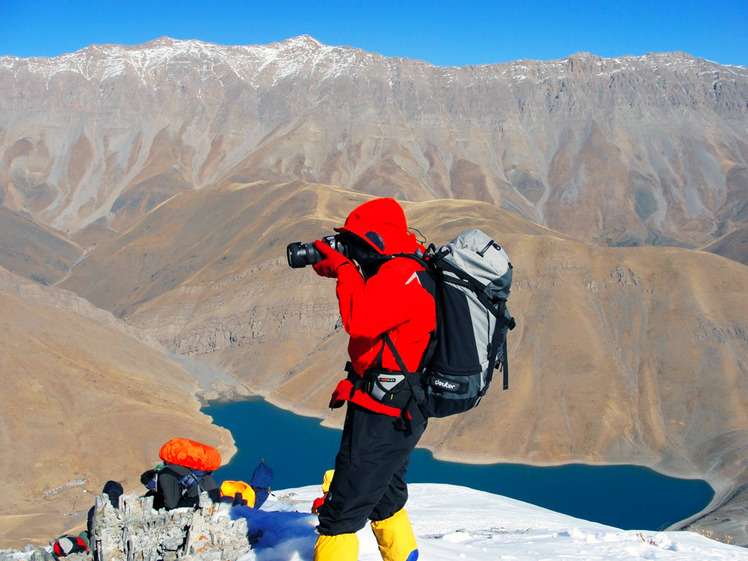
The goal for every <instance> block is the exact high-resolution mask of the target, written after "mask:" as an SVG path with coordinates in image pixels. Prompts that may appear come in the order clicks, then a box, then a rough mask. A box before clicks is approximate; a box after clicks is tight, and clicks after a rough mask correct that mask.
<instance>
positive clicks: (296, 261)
mask: <svg viewBox="0 0 748 561" xmlns="http://www.w3.org/2000/svg"><path fill="white" fill-rule="evenodd" d="M286 258H287V259H288V265H289V267H292V268H294V269H300V268H302V267H306V266H307V265H314V264H315V263H317V262H318V261H321V260H322V255H321V254H320V252H319V251H317V248H316V247H314V244H312V243H301V242H294V243H290V244H288V246H287V247H286Z"/></svg>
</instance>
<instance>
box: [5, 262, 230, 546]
mask: <svg viewBox="0 0 748 561" xmlns="http://www.w3.org/2000/svg"><path fill="white" fill-rule="evenodd" d="M0 310H2V313H0V347H2V353H0V366H1V367H2V376H3V388H2V391H0V449H2V450H3V453H2V455H0V471H2V473H3V478H4V480H5V482H6V485H5V489H4V491H3V509H2V512H0V547H20V546H22V545H25V544H26V543H28V542H35V543H39V540H40V539H50V538H54V537H55V536H57V535H60V534H62V533H63V532H65V531H69V530H70V529H73V528H77V529H80V527H81V525H83V526H85V516H86V512H87V511H88V509H89V508H91V506H93V500H94V497H95V496H96V494H98V493H99V491H101V489H102V487H103V485H104V483H105V482H106V481H107V480H108V479H114V480H118V481H121V482H123V484H124V485H126V486H127V487H128V488H129V489H131V490H133V491H134V490H136V489H138V488H139V487H142V486H141V485H140V482H139V475H140V474H141V473H142V472H143V471H145V470H146V469H148V468H150V467H152V466H153V465H154V463H155V462H157V461H158V451H159V449H160V447H161V445H162V444H163V443H164V442H166V441H167V440H169V439H170V438H173V437H175V436H184V437H188V438H194V439H196V440H201V441H204V442H210V443H212V444H214V445H215V446H216V447H218V448H219V449H220V451H221V452H222V453H223V455H224V458H225V460H228V459H229V458H230V456H231V455H232V454H233V451H234V445H233V439H232V437H231V435H230V434H229V433H228V431H226V430H225V429H222V428H220V427H216V426H213V425H211V422H210V418H209V417H206V416H205V415H202V414H201V413H200V412H199V407H200V404H199V403H198V401H197V399H196V398H195V396H194V394H195V393H196V392H197V391H198V389H199V388H198V384H197V382H196V381H195V378H194V376H192V375H191V374H190V373H189V372H187V371H186V370H185V369H184V368H182V367H181V366H180V365H179V364H178V363H176V362H174V361H173V360H171V359H169V358H168V356H167V355H166V353H165V352H164V350H163V349H161V347H160V346H159V345H158V343H157V342H156V341H154V340H152V339H151V340H149V339H148V338H147V337H144V336H143V335H142V334H140V333H138V332H137V331H136V330H134V329H132V328H128V327H127V326H126V325H124V324H123V323H122V322H120V321H118V320H116V319H115V318H114V317H113V316H112V315H111V314H110V313H108V312H105V311H103V310H101V309H98V308H95V307H94V306H92V305H91V304H90V303H89V302H87V301H85V300H83V299H82V298H79V297H78V296H76V295H74V294H72V293H70V292H67V291H64V290H59V289H53V288H50V287H43V286H40V285H39V284H37V283H34V282H31V281H28V280H26V279H23V278H22V277H19V276H17V275H14V274H12V273H9V272H8V271H6V270H5V269H2V268H0ZM76 533H77V531H76Z"/></svg>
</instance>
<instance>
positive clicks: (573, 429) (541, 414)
mask: <svg viewBox="0 0 748 561" xmlns="http://www.w3.org/2000/svg"><path fill="white" fill-rule="evenodd" d="M363 200H365V195H361V194H357V193H353V192H350V191H346V190H342V189H337V188H331V187H326V186H319V185H303V184H281V185H273V184H267V183H256V184H248V185H237V184H232V185H226V186H224V187H222V188H220V189H212V190H201V191H195V192H191V193H186V194H183V195H179V196H177V197H174V198H172V199H171V200H169V201H168V202H167V203H164V204H163V205H161V206H160V207H159V208H158V209H156V210H155V211H154V212H152V213H150V214H149V215H148V216H146V217H145V218H144V219H142V220H141V221H140V222H139V223H138V224H137V225H136V226H135V227H133V228H131V229H130V230H128V231H127V232H125V233H124V234H123V235H121V236H118V237H117V238H115V239H113V240H112V241H111V242H110V243H108V244H105V245H103V246H102V247H100V248H99V249H98V250H97V251H95V252H93V253H91V254H90V256H88V258H87V259H85V260H84V261H83V262H82V263H81V264H80V265H79V266H78V267H77V268H76V269H75V270H74V272H73V275H72V276H71V278H70V279H68V281H66V282H65V283H64V284H65V286H66V287H68V288H70V289H71V290H74V291H76V292H77V293H79V294H80V295H82V296H84V297H86V298H88V299H90V300H91V301H92V302H94V303H96V305H98V306H101V307H103V308H106V309H110V310H113V311H115V312H116V313H117V314H118V315H121V316H122V317H124V318H125V319H126V321H127V322H128V323H130V324H131V325H134V326H137V327H140V328H143V329H144V330H145V331H146V332H147V333H150V334H152V335H155V336H156V337H158V338H159V340H161V341H162V342H163V343H165V344H166V345H167V346H169V347H172V348H174V349H175V350H177V351H178V352H180V353H187V354H191V355H193V356H195V357H197V358H199V359H200V360H203V361H206V362H208V363H211V364H214V365H217V366H219V367H220V368H222V369H224V370H225V371H227V372H229V373H231V374H234V375H236V376H237V377H239V378H240V379H241V380H242V381H244V382H245V383H246V384H247V385H248V386H249V387H251V388H252V389H253V390H255V391H257V392H258V393H261V394H263V395H266V396H267V397H268V399H270V400H271V401H274V402H276V403H280V404H282V405H284V406H286V407H290V408H293V409H296V410H298V411H303V412H304V413H312V414H316V415H318V416H320V417H325V416H327V415H328V412H327V410H326V404H327V402H328V397H329V393H330V390H331V389H332V387H333V385H334V383H335V382H336V380H337V379H338V378H339V377H340V375H341V367H342V365H343V363H344V360H345V359H344V346H345V345H344V342H345V337H344V336H343V333H342V332H341V331H340V329H336V321H337V312H336V309H337V308H336V305H335V300H334V290H333V286H332V284H331V283H329V282H325V280H324V279H319V278H318V277H317V276H316V275H315V274H314V273H313V271H311V270H310V269H304V270H292V269H290V268H289V267H288V266H287V265H286V263H285V246H286V244H287V243H288V242H290V241H299V240H301V241H311V240H313V239H316V238H318V237H320V236H322V235H324V234H326V233H330V232H332V228H333V227H334V226H335V225H339V224H341V223H342V221H343V220H344V217H345V215H346V214H347V213H348V212H349V211H350V210H351V209H352V208H353V207H354V206H356V205H357V204H358V203H360V202H361V201H363ZM405 208H406V212H407V214H408V215H409V220H410V223H411V224H412V225H413V226H415V227H417V228H419V229H420V230H421V231H422V232H423V234H425V235H426V237H427V238H428V239H429V240H431V241H436V242H446V241H448V240H449V239H450V237H451V236H453V235H455V234H456V233H458V232H459V231H461V230H462V229H464V228H466V227H476V226H477V227H479V228H482V229H484V230H486V231H488V232H490V233H492V234H493V235H495V237H496V238H497V240H499V241H500V243H502V245H504V247H505V248H506V250H507V252H508V253H509V256H510V258H511V259H512V261H513V263H514V267H515V281H514V287H513V293H512V297H511V300H510V309H511V311H512V312H513V313H514V314H515V315H516V316H517V318H518V322H519V327H518V328H517V329H516V330H515V331H514V332H512V333H511V336H510V342H509V345H510V360H511V363H512V380H511V389H510V391H508V392H501V391H498V390H496V391H492V392H491V394H490V395H489V396H488V397H487V398H486V400H485V403H484V404H482V405H481V407H480V408H478V409H477V410H476V411H474V412H471V413H469V414H467V415H464V416H460V417H457V418H453V419H447V420H444V421H440V422H434V423H432V426H431V427H430V428H429V431H428V432H427V435H426V437H425V438H424V441H423V443H424V444H425V445H427V446H429V447H430V448H432V449H433V450H434V451H435V452H436V454H437V455H439V456H441V457H449V458H459V459H462V460H469V461H478V462H488V461H499V460H512V461H518V462H532V463H540V464H545V463H562V462H575V461H584V462H591V463H597V462H600V463H605V462H622V463H640V464H645V465H652V466H654V467H656V468H657V469H660V470H662V471H664V472H666V473H670V474H673V475H680V476H686V477H704V478H706V479H707V480H708V481H710V483H712V485H713V486H715V488H716V489H717V491H718V498H717V501H718V502H719V501H721V500H723V499H724V498H725V497H726V496H727V495H729V492H730V490H734V489H737V488H739V487H740V486H741V485H745V484H746V483H747V482H748V472H747V471H746V468H745V466H744V464H743V462H744V458H745V456H746V453H748V368H747V367H746V356H748V352H747V351H748V317H746V314H745V310H746V305H747V304H748V290H747V289H748V286H747V285H746V280H747V277H746V269H745V267H744V266H743V265H740V264H738V263H735V262H733V261H730V260H727V259H724V258H721V257H719V256H715V255H711V254H708V253H704V252H698V251H691V250H683V249H675V248H627V249H623V248H619V249H615V248H604V247H599V246H595V245H591V244H586V243H581V242H578V241H574V240H572V239H570V238H566V237H563V236H561V235H559V234H555V233H553V232H551V231H549V230H545V229H543V228H541V227H539V226H537V225H534V224H531V223H529V222H527V221H525V220H523V219H521V218H519V217H518V216H517V215H514V214H511V213H508V212H504V211H500V210H497V209H496V208H495V207H493V206H491V205H488V204H484V203H476V202H469V201H433V202H427V203H411V204H406V205H405ZM339 421H340V418H339V416H334V417H330V418H328V419H327V421H326V422H328V423H330V424H337V423H338V422H339ZM715 506H718V504H716V503H715ZM733 506H735V503H733ZM743 507H744V505H743V506H742V507H740V508H743ZM723 518H725V517H723ZM726 518H727V520H728V521H727V522H726V523H725V522H724V520H723V526H726V527H728V529H729V531H730V532H732V534H730V535H733V536H734V535H735V534H737V535H741V536H742V535H744V534H741V533H740V532H745V528H744V522H745V518H743V520H742V522H741V521H740V520H739V519H738V520H733V519H732V518H731V517H726ZM733 523H734V524H733ZM741 524H742V525H743V526H741ZM736 525H737V526H739V527H741V528H742V530H740V529H737V530H736V529H735V528H734V527H733V526H736ZM741 539H743V538H741Z"/></svg>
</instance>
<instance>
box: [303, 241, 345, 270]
mask: <svg viewBox="0 0 748 561" xmlns="http://www.w3.org/2000/svg"><path fill="white" fill-rule="evenodd" d="M314 247H315V248H317V251H319V252H320V253H321V254H322V261H319V262H318V263H315V264H314V265H312V268H313V269H314V272H315V273H317V274H318V275H319V276H321V277H329V278H331V279H336V278H338V268H339V267H341V266H342V265H345V264H346V263H350V264H351V265H353V263H352V262H351V261H350V260H349V259H348V258H347V257H346V256H345V255H343V254H342V253H340V252H339V251H338V250H336V249H333V248H331V247H330V246H329V245H327V244H326V243H325V242H323V241H321V240H317V241H315V242H314Z"/></svg>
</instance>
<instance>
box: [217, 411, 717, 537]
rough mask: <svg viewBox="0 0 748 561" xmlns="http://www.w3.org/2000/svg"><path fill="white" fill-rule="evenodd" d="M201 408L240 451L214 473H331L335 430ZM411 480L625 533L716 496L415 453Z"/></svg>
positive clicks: (647, 473)
mask: <svg viewBox="0 0 748 561" xmlns="http://www.w3.org/2000/svg"><path fill="white" fill-rule="evenodd" d="M203 411H204V412H205V413H206V414H208V415H210V416H211V417H213V419H214V421H215V423H216V424H218V425H220V426H222V427H225V428H227V429H228V430H230V431H231V434H232V435H233V436H234V440H235V441H236V446H237V448H238V452H237V454H236V455H235V456H234V457H233V458H232V460H231V462H230V463H229V464H228V465H226V466H223V467H221V469H220V470H218V471H217V472H216V473H215V476H216V479H217V480H218V481H219V482H220V481H223V480H227V479H233V480H240V481H249V479H250V478H251V476H252V472H253V471H254V468H255V467H256V466H257V464H258V463H259V461H260V459H261V458H264V460H265V462H266V463H267V465H269V466H270V467H271V468H272V469H273V471H274V474H275V476H274V479H273V484H272V488H273V489H287V488H291V487H303V486H306V485H319V484H321V482H322V475H323V474H324V472H325V471H326V470H328V469H332V468H333V467H334V463H335V454H336V453H337V449H338V444H339V442H340V431H339V430H336V429H329V428H326V427H322V426H321V425H320V424H319V423H320V421H319V419H315V418H310V417H301V416H299V415H295V414H293V413H290V412H288V411H285V410H283V409H280V408H277V407H274V406H273V405H270V404H268V403H266V402H265V401H263V400H261V399H256V400H250V401H243V402H237V403H221V404H211V405H210V406H208V407H206V408H205V409H203ZM406 479H407V481H408V483H451V484H455V485H464V486H467V487H471V488H473V489H479V490H482V491H488V492H490V493H496V494H499V495H504V496H507V497H511V498H513V499H518V500H521V501H525V502H528V503H532V504H535V505H538V506H541V507H544V508H548V509H551V510H554V511H557V512H562V513H564V514H569V515H571V516H576V517H578V518H583V519H585V520H591V521H594V522H600V523H602V524H608V525H610V526H615V527H617V528H622V529H625V530H634V529H636V530H653V531H654V530H661V529H663V528H665V527H667V526H669V525H671V524H674V523H675V522H678V521H679V520H683V519H685V518H687V517H689V516H691V515H693V514H696V513H697V512H699V511H700V510H702V509H703V508H704V507H706V505H707V504H709V501H711V499H712V497H713V495H714V491H713V490H712V488H711V487H710V486H709V485H708V484H707V483H706V482H704V481H700V480H687V479H675V478H672V477H666V476H664V475H661V474H659V473H657V472H655V471H653V470H651V469H648V468H643V467H639V466H629V465H623V466H589V465H580V464H574V465H565V466H559V467H542V468H541V467H533V466H527V465H521V464H492V465H479V466H478V465H470V464H460V463H454V462H442V461H438V460H435V459H434V458H433V456H432V455H431V453H430V452H428V451H427V450H422V449H417V450H416V451H415V452H414V453H413V455H412V457H411V462H410V468H409V469H408V477H407V478H406Z"/></svg>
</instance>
